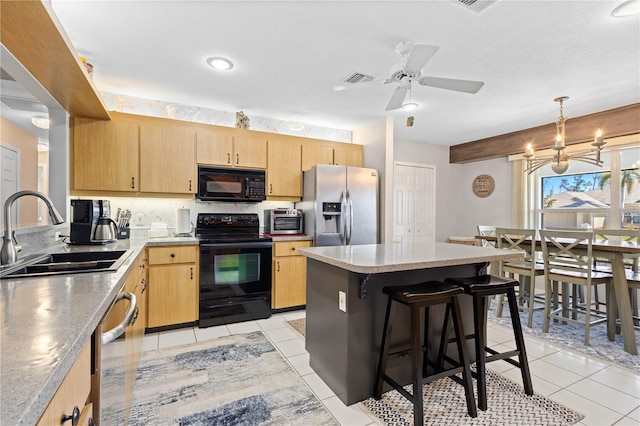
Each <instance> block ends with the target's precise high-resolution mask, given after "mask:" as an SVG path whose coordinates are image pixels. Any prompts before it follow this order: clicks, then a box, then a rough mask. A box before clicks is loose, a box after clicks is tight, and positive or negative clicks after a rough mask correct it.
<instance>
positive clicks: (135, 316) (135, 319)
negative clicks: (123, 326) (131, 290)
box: [131, 306, 140, 325]
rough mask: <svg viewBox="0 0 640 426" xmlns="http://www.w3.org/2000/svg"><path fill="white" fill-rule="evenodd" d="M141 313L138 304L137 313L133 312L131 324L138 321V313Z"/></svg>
mask: <svg viewBox="0 0 640 426" xmlns="http://www.w3.org/2000/svg"><path fill="white" fill-rule="evenodd" d="M139 313H140V309H138V307H137V306H136V313H135V314H133V321H131V325H133V324H135V323H136V321H137V320H138V314H139Z"/></svg>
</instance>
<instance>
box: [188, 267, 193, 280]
mask: <svg viewBox="0 0 640 426" xmlns="http://www.w3.org/2000/svg"><path fill="white" fill-rule="evenodd" d="M189 270H191V279H193V268H189Z"/></svg>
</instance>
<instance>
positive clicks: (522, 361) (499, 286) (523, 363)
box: [445, 275, 533, 411]
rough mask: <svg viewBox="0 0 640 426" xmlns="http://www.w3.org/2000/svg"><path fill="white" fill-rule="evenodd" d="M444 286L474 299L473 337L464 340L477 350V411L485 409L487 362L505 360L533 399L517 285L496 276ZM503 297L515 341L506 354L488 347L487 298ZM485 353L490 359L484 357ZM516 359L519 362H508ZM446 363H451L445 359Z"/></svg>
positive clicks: (451, 281)
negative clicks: (448, 286)
mask: <svg viewBox="0 0 640 426" xmlns="http://www.w3.org/2000/svg"><path fill="white" fill-rule="evenodd" d="M445 283H447V284H454V285H458V286H460V287H462V288H463V289H464V292H465V293H467V294H469V295H471V296H472V297H473V313H474V321H473V325H474V334H473V335H470V336H466V338H474V339H475V350H476V373H475V374H474V377H475V378H476V382H477V387H478V408H479V409H481V410H483V411H484V410H486V409H487V379H486V374H485V371H486V370H485V365H486V363H487V362H492V361H498V360H504V361H506V362H508V363H510V364H512V365H514V366H516V367H518V368H519V369H520V373H521V375H522V383H523V384H524V391H525V393H526V394H527V395H533V384H532V382H531V374H530V372H529V362H528V360H527V351H526V349H525V346H524V336H523V335H522V326H521V324H520V315H519V309H518V300H517V298H516V292H515V288H516V287H518V286H519V285H520V283H519V282H518V281H516V280H513V279H509V278H504V277H499V276H496V275H481V276H477V277H468V278H447V279H446V280H445ZM498 294H500V295H502V294H506V296H507V302H508V304H509V311H510V313H511V325H512V327H513V334H514V337H515V341H516V349H515V350H513V351H507V352H497V351H496V350H494V349H492V348H489V347H488V346H487V333H486V321H487V306H486V301H487V299H486V296H493V295H498ZM487 352H488V353H490V354H491V355H490V356H487ZM513 356H517V357H518V361H515V360H513V359H511V357H513ZM447 361H450V360H449V359H447Z"/></svg>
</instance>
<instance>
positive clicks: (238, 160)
mask: <svg viewBox="0 0 640 426" xmlns="http://www.w3.org/2000/svg"><path fill="white" fill-rule="evenodd" d="M236 164H240V154H236Z"/></svg>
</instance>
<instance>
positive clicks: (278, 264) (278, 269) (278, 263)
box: [276, 260, 280, 272]
mask: <svg viewBox="0 0 640 426" xmlns="http://www.w3.org/2000/svg"><path fill="white" fill-rule="evenodd" d="M276 264H277V266H278V268H277V271H278V272H280V261H279V260H278V261H277V262H276Z"/></svg>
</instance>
